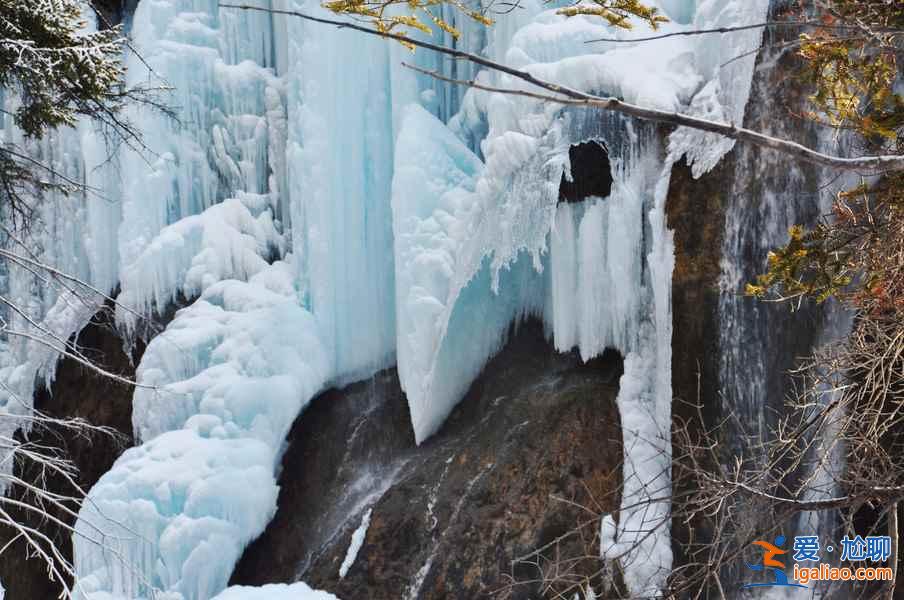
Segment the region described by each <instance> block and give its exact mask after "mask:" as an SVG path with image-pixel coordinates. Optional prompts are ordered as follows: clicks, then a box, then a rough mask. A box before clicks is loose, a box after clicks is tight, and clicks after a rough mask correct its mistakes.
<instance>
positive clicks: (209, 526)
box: [74, 262, 329, 600]
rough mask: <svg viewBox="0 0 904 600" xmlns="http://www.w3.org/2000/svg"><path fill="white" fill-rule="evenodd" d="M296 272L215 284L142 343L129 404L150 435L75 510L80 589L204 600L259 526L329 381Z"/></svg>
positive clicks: (100, 595)
mask: <svg viewBox="0 0 904 600" xmlns="http://www.w3.org/2000/svg"><path fill="white" fill-rule="evenodd" d="M292 273H293V269H292V267H291V266H290V265H288V264H286V263H284V262H277V263H275V264H273V265H272V266H270V267H268V268H266V269H264V270H262V271H260V272H259V273H258V274H257V275H255V276H253V277H252V278H251V279H250V280H249V281H248V282H241V281H236V280H229V281H223V282H220V283H217V284H215V285H212V286H211V287H209V288H208V289H207V290H206V291H205V292H204V293H203V294H202V296H201V298H200V299H199V300H198V301H196V302H195V303H194V304H192V305H191V306H189V307H188V308H185V309H183V310H181V311H179V312H178V313H177V314H176V318H175V319H174V320H173V322H172V323H171V324H170V325H169V327H167V329H166V331H165V332H164V333H162V334H160V335H159V336H158V337H156V338H155V339H154V340H153V341H152V342H151V343H150V345H149V346H148V348H147V351H146V353H145V356H144V358H143V360H142V362H141V365H140V366H139V369H138V373H137V378H138V382H139V385H141V386H143V387H141V388H139V389H138V390H137V391H136V393H135V398H134V413H133V423H134V426H135V432H136V435H137V437H138V438H139V439H140V440H142V441H143V442H144V443H143V444H142V445H140V446H138V447H135V448H131V449H129V450H127V451H126V452H125V453H124V454H123V455H122V456H121V457H120V458H119V460H117V461H116V463H115V464H114V466H113V468H112V469H111V470H110V471H109V472H108V473H107V474H105V475H104V476H103V477H102V478H101V480H100V481H99V482H98V483H97V484H96V485H95V486H94V488H92V490H91V492H90V494H89V497H88V499H87V501H86V502H85V503H84V505H83V507H82V510H81V511H80V513H79V519H78V523H77V530H78V532H79V535H76V536H74V542H75V560H76V568H77V570H78V573H79V574H80V575H81V579H80V581H79V584H80V586H81V592H82V593H83V594H84V596H83V597H85V598H91V599H92V600H100V599H104V600H109V599H129V600H131V599H138V598H148V597H151V595H152V593H153V592H156V593H157V595H156V596H154V597H156V598H158V599H159V598H165V599H166V600H207V599H209V598H212V597H214V596H215V595H216V594H217V593H219V592H220V591H222V590H223V589H224V588H225V587H226V583H227V581H228V579H229V576H230V574H231V573H232V569H233V567H234V565H235V562H236V560H238V558H239V556H240V555H241V552H242V550H243V549H244V547H245V546H246V545H247V544H248V543H249V542H250V541H251V540H252V539H254V538H255V537H256V536H257V535H259V534H260V533H261V532H262V531H263V529H264V527H265V526H266V524H267V523H268V521H269V520H270V518H271V517H272V515H273V512H274V511H275V509H276V498H277V491H278V488H277V485H276V478H275V473H274V470H275V467H276V462H277V460H278V453H279V449H280V447H281V445H282V443H283V440H284V438H285V436H286V433H287V431H288V429H289V427H290V426H291V424H292V422H293V420H294V418H295V416H296V415H297V414H298V413H299V412H300V411H301V409H302V408H303V407H304V406H305V405H306V403H307V402H308V400H309V399H310V398H311V397H312V396H313V395H314V394H315V393H316V392H317V391H319V390H320V389H321V388H322V387H323V386H324V384H325V382H326V381H327V378H328V376H329V361H328V358H327V355H326V353H325V352H324V350H323V346H322V344H321V342H320V339H319V335H318V332H317V327H316V325H315V322H314V319H313V317H312V316H311V315H310V313H308V311H306V310H305V309H303V308H301V307H300V303H299V299H298V297H297V291H296V289H295V287H294V284H293V277H292ZM98 529H102V530H103V531H104V534H105V535H104V537H103V540H102V541H103V542H104V544H98V543H97V542H98V541H100V540H98V538H97V536H98V533H97V531H98ZM227 597H228V598H232V597H233V596H227Z"/></svg>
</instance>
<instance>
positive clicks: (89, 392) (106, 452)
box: [0, 313, 140, 600]
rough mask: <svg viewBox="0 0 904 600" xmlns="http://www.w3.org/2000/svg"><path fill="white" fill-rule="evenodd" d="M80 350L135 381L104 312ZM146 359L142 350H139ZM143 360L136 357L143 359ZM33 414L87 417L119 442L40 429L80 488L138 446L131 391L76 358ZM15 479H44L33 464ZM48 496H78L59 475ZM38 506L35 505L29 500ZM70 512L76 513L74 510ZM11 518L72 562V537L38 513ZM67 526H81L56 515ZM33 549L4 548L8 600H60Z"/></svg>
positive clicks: (0, 539)
mask: <svg viewBox="0 0 904 600" xmlns="http://www.w3.org/2000/svg"><path fill="white" fill-rule="evenodd" d="M77 345H78V346H79V348H80V349H82V350H83V352H84V353H85V354H86V355H87V356H89V357H90V358H91V359H92V360H94V361H95V363H96V364H98V365H101V366H103V367H104V368H105V369H107V370H108V371H110V372H113V373H117V374H121V375H124V376H126V377H129V378H131V377H132V376H133V375H134V367H133V366H132V365H133V362H132V361H131V360H130V358H129V357H128V356H126V354H125V353H124V352H123V350H122V341H121V340H120V338H119V336H118V335H117V334H116V332H115V331H114V330H113V329H112V327H111V325H110V323H109V320H108V319H107V316H106V313H99V314H98V316H97V317H95V318H94V319H93V320H92V322H91V323H90V324H89V325H88V326H87V327H85V328H84V329H83V330H82V332H81V333H80V334H79V336H78V340H77ZM139 352H140V349H139ZM138 356H140V355H137V356H136V364H137V358H138ZM35 408H36V409H37V410H39V411H41V412H43V413H44V414H45V415H47V416H48V417H51V418H61V419H62V418H81V419H84V420H85V421H87V422H88V423H91V424H92V425H95V426H100V427H109V428H111V429H112V430H115V431H117V432H119V435H118V436H112V435H109V434H102V433H91V434H89V435H85V432H83V431H81V432H80V431H78V430H73V429H70V428H66V427H61V426H49V427H47V428H41V429H35V430H33V431H32V433H31V434H30V435H29V438H28V439H29V440H30V441H32V442H34V443H36V444H41V445H45V446H49V447H51V448H58V449H59V450H60V451H61V452H62V453H63V454H64V456H66V457H68V458H69V459H70V460H71V461H72V462H73V464H74V466H75V467H76V468H77V470H78V471H77V472H78V475H77V477H76V483H77V484H78V486H79V487H80V488H81V489H83V490H88V489H90V488H91V486H92V485H94V484H95V483H96V482H97V480H98V479H99V478H100V476H101V475H103V474H104V473H105V472H107V471H108V470H109V469H110V467H111V466H112V465H113V462H114V461H115V460H116V458H117V457H118V456H119V455H120V454H121V453H122V452H123V450H124V449H125V448H128V447H129V446H131V445H132V388H131V387H130V386H127V385H124V384H120V383H117V382H114V381H112V380H111V379H109V378H107V377H103V376H101V375H98V374H97V373H95V372H94V371H90V370H88V369H86V368H85V367H83V366H81V365H80V364H78V363H77V362H76V361H74V360H72V359H68V358H66V359H63V360H62V361H60V363H59V365H58V366H57V371H56V378H55V379H54V382H53V385H52V386H51V389H50V390H46V389H43V388H41V389H39V391H38V392H37V394H36V395H35ZM14 474H15V475H16V476H18V477H20V478H21V479H23V480H25V481H38V477H39V476H40V474H41V472H40V471H39V470H38V469H37V468H36V465H35V464H34V463H29V462H24V463H17V464H16V466H15V470H14ZM44 488H45V489H46V490H48V491H50V492H55V493H60V494H64V495H69V496H71V495H74V494H75V490H73V488H72V486H71V485H70V484H68V483H67V482H66V481H65V480H64V479H63V478H62V477H60V476H59V475H51V476H50V477H49V478H48V479H47V481H46V484H45V485H44ZM10 497H12V498H14V499H22V491H21V489H19V488H13V489H12V490H11V493H10ZM30 503H31V504H33V503H34V501H33V500H31V501H30ZM69 507H70V508H71V509H72V510H73V511H78V507H77V506H76V505H75V504H70V505H69ZM8 510H9V513H10V516H11V517H12V518H13V519H14V520H15V521H16V522H19V523H21V524H23V525H26V526H30V527H39V528H40V531H41V532H42V533H44V534H45V535H46V536H48V538H50V539H51V540H54V542H55V543H56V544H57V545H58V547H59V548H60V549H61V550H62V552H63V554H64V555H65V556H68V557H70V559H71V556H72V538H71V535H70V534H69V531H67V530H66V529H64V528H63V527H62V526H60V525H59V524H55V523H54V522H53V521H50V520H47V519H43V520H42V519H40V518H38V517H37V516H36V515H35V513H34V512H28V511H24V510H16V509H15V507H13V508H8ZM50 512H51V515H52V516H53V517H54V518H56V519H59V520H60V521H61V522H62V523H65V524H66V525H68V526H71V525H72V524H73V523H74V522H75V519H74V518H73V516H72V515H70V514H67V513H66V512H65V511H50ZM14 536H15V532H14V531H12V530H11V529H10V528H8V527H0V547H3V548H5V546H6V544H7V543H8V542H9V541H10V540H11V539H13V537H14ZM27 550H28V548H27V546H26V544H25V543H24V542H23V540H22V539H21V538H20V539H17V540H16V541H14V542H13V543H12V544H11V545H10V546H9V547H8V548H5V551H4V553H3V559H2V560H0V581H2V582H3V586H4V587H5V588H6V597H7V598H9V599H10V600H14V599H15V600H17V599H20V598H22V599H28V600H54V599H56V598H58V597H59V595H60V591H61V589H62V587H61V586H60V584H59V583H58V582H54V581H51V580H50V577H49V576H48V573H47V566H46V563H44V562H43V561H42V560H41V559H40V558H37V557H32V558H28V554H27Z"/></svg>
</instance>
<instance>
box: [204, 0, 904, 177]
mask: <svg viewBox="0 0 904 600" xmlns="http://www.w3.org/2000/svg"><path fill="white" fill-rule="evenodd" d="M220 7H221V8H235V9H239V10H257V11H262V12H267V13H271V14H281V15H289V16H293V17H298V18H299V19H304V20H306V21H311V22H314V23H322V24H324V25H332V26H334V27H338V28H340V29H352V30H354V31H360V32H361V33H364V34H367V35H374V36H378V37H382V38H387V39H391V40H396V41H398V42H403V43H405V44H410V45H413V46H417V47H419V48H424V49H427V50H432V51H434V52H439V53H441V54H445V55H447V56H451V57H453V58H457V59H461V60H466V61H468V62H471V63H474V64H476V65H480V66H482V67H486V68H487V69H490V70H493V71H498V72H500V73H505V74H507V75H511V76H512V77H515V78H517V79H520V80H522V81H525V82H527V83H530V84H532V85H534V86H537V87H539V88H542V89H544V90H546V91H547V92H552V93H553V94H558V96H549V95H546V94H539V93H538V94H531V93H530V92H523V91H519V90H515V89H510V88H493V87H489V86H481V85H480V84H478V83H477V82H476V81H465V80H456V79H448V78H443V77H442V76H439V75H438V74H436V73H429V74H431V75H432V76H434V77H438V78H440V79H443V80H445V81H450V82H452V83H456V84H460V85H468V86H470V87H475V88H478V89H484V90H486V91H492V92H498V93H502V94H514V95H521V96H530V97H533V98H536V99H538V100H543V101H546V102H555V103H558V104H563V105H571V106H586V107H593V108H600V109H603V110H609V111H613V112H617V113H620V114H623V115H628V116H631V117H635V118H638V119H642V120H644V121H653V122H656V123H666V124H669V125H677V126H683V127H690V128H692V129H698V130H701V131H706V132H709V133H716V134H719V135H723V136H725V137H727V138H731V139H733V140H738V141H741V142H746V143H749V144H753V145H754V146H758V147H760V148H767V149H770V150H774V151H777V152H781V153H783V154H785V155H788V156H791V157H793V158H795V159H797V160H800V161H804V162H809V163H813V164H818V165H822V166H824V167H829V168H833V169H841V170H846V171H861V172H873V173H879V172H886V171H904V156H895V155H879V156H860V157H854V158H848V157H841V156H834V155H831V154H824V153H822V152H817V151H816V150H813V149H812V148H808V147H807V146H804V145H803V144H798V143H797V142H792V141H790V140H784V139H780V138H776V137H773V136H770V135H766V134H764V133H760V132H758V131H753V130H751V129H746V128H744V127H738V126H737V125H734V124H732V123H721V122H719V121H711V120H709V119H702V118H700V117H693V116H690V115H686V114H682V113H678V112H669V111H664V110H657V109H654V108H647V107H643V106H639V105H636V104H631V103H629V102H624V101H622V100H619V99H618V98H612V97H605V96H597V95H594V94H589V93H586V92H581V91H579V90H576V89H573V88H570V87H566V86H562V85H558V84H555V83H552V82H549V81H545V80H543V79H540V78H538V77H535V76H534V75H531V74H530V73H529V72H527V71H522V70H520V69H515V68H513V67H509V66H506V65H504V64H502V63H498V62H495V61H492V60H489V59H487V58H484V57H482V56H479V55H477V54H472V53H470V52H465V51H464V50H458V49H456V48H448V47H446V46H443V45H441V44H434V43H431V42H425V41H423V40H418V39H416V38H410V37H408V36H405V35H400V34H397V33H391V32H382V31H377V30H375V29H371V28H369V27H365V26H364V25H358V24H355V23H350V22H347V21H340V20H337V19H327V18H324V17H315V16H313V15H309V14H305V13H302V12H298V11H292V10H278V9H274V8H263V7H259V6H248V5H239V4H220Z"/></svg>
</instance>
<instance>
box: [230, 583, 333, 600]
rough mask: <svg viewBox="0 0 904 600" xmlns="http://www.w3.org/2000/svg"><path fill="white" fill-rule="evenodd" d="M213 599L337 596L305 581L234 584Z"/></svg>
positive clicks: (330, 598) (318, 599) (322, 598)
mask: <svg viewBox="0 0 904 600" xmlns="http://www.w3.org/2000/svg"><path fill="white" fill-rule="evenodd" d="M213 600H337V598H336V596H334V595H332V594H329V593H327V592H323V591H320V590H313V589H311V588H310V587H308V586H307V585H306V584H304V583H301V582H299V583H293V584H291V585H284V584H276V583H274V584H269V585H262V586H260V587H245V586H238V585H236V586H232V587H230V588H227V589H226V590H225V591H224V592H223V593H221V594H218V595H217V596H216V597H214V598H213Z"/></svg>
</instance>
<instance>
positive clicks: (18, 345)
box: [0, 10, 120, 491]
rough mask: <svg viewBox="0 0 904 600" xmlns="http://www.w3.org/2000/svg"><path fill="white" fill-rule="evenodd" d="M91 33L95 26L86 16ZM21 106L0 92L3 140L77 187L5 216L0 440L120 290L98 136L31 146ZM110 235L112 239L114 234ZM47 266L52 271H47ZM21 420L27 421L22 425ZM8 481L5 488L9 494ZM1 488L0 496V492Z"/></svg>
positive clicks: (89, 131)
mask: <svg viewBox="0 0 904 600" xmlns="http://www.w3.org/2000/svg"><path fill="white" fill-rule="evenodd" d="M83 15H84V17H85V21H86V27H88V28H95V27H96V26H97V23H96V21H95V18H94V15H93V13H92V12H91V11H90V10H85V11H84V13H83ZM17 103H18V99H17V98H16V97H15V95H12V94H9V93H6V92H5V91H4V90H0V109H2V110H0V139H2V140H3V142H4V144H7V145H9V147H13V148H15V149H16V151H18V152H20V153H22V154H25V155H27V156H28V157H30V158H31V159H33V160H35V161H40V162H41V163H43V164H45V165H47V166H48V167H49V169H51V170H52V171H53V173H51V172H50V171H48V172H47V173H42V175H44V176H47V177H48V179H50V180H51V181H53V182H55V183H57V184H63V185H70V184H74V185H76V186H83V187H78V189H76V190H75V193H74V194H72V195H69V196H67V195H66V194H64V193H62V192H60V191H58V190H55V189H51V190H47V191H45V192H43V193H41V194H40V195H39V196H38V197H34V198H31V197H24V198H23V202H24V203H25V206H24V207H23V208H24V210H25V211H26V212H28V211H30V212H29V215H28V222H29V225H28V226H27V227H26V226H25V220H24V219H23V217H22V214H16V213H15V211H14V210H13V209H12V208H11V207H10V205H9V204H4V206H3V212H2V221H3V236H2V241H0V251H2V253H3V261H2V264H3V267H2V274H0V319H2V324H3V330H2V332H0V413H2V414H3V416H4V418H3V419H0V438H2V439H3V440H4V445H6V444H7V443H10V442H11V438H12V435H13V433H14V432H15V431H16V429H18V428H20V427H22V428H24V429H28V428H29V426H30V421H29V420H28V417H30V416H31V411H32V399H33V395H34V389H35V383H36V380H39V379H43V381H44V382H45V383H49V382H50V381H52V380H53V376H54V371H55V368H56V363H57V361H58V359H59V357H60V355H61V354H62V353H64V352H67V351H74V349H72V348H69V349H67V347H66V342H67V340H68V339H69V337H70V336H71V335H72V334H73V333H75V332H77V331H79V330H80V329H81V328H82V327H83V326H84V325H85V324H86V323H87V322H88V321H89V319H90V318H91V317H92V316H93V315H94V314H95V313H96V312H97V310H98V309H99V308H100V307H101V306H102V305H103V303H104V294H106V293H110V292H111V291H112V290H113V288H114V287H115V286H116V283H117V277H118V270H117V261H118V258H117V257H118V246H117V244H116V238H115V231H116V228H117V226H118V224H119V222H120V205H119V202H118V195H119V194H118V187H117V186H118V180H117V177H116V176H115V173H114V171H113V165H111V164H109V163H108V162H107V161H106V158H107V156H108V154H107V148H106V146H105V144H104V141H103V136H102V135H101V133H100V132H99V131H98V130H97V129H96V128H95V127H94V126H93V125H92V124H90V123H88V122H79V123H78V124H77V125H76V126H74V127H66V128H61V129H58V130H55V131H53V132H51V133H50V134H49V135H48V136H46V137H44V138H43V139H41V140H37V141H35V140H28V139H26V138H25V137H24V135H23V134H22V132H21V131H20V130H19V129H18V128H17V127H16V125H15V123H14V122H13V120H12V118H11V116H10V115H12V114H14V113H15V109H16V106H17ZM111 232H113V235H111ZM46 267H50V269H48V268H46ZM18 417H23V419H22V420H20V419H19V418H18ZM11 466H12V465H11V464H10V462H9V460H8V459H7V458H6V457H4V458H3V459H2V462H0V472H3V473H4V474H6V473H7V472H8V471H9V470H10V469H11ZM5 481H6V478H5V477H4V478H2V482H3V483H0V488H4V487H5ZM0 491H2V489H0Z"/></svg>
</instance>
